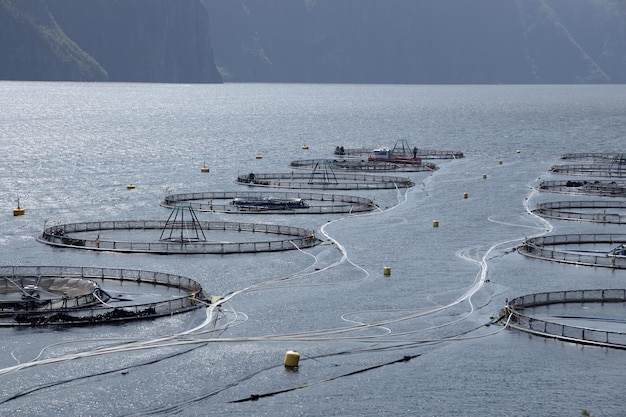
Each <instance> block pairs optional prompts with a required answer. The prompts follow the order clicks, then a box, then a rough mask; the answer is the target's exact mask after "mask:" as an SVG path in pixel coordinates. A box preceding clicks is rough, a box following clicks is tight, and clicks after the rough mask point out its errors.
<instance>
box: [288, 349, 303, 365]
mask: <svg viewBox="0 0 626 417" xmlns="http://www.w3.org/2000/svg"><path fill="white" fill-rule="evenodd" d="M298 362H300V354H299V353H298V352H294V351H293V350H288V351H287V353H285V368H296V367H297V366H298Z"/></svg>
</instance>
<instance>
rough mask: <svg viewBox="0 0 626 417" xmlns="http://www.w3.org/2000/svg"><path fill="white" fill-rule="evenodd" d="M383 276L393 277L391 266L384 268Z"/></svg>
mask: <svg viewBox="0 0 626 417" xmlns="http://www.w3.org/2000/svg"><path fill="white" fill-rule="evenodd" d="M383 275H391V267H390V266H385V267H383Z"/></svg>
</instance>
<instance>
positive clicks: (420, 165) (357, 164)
mask: <svg viewBox="0 0 626 417" xmlns="http://www.w3.org/2000/svg"><path fill="white" fill-rule="evenodd" d="M320 165H326V166H328V167H330V168H332V169H336V170H339V171H366V172H382V171H397V172H432V171H436V170H437V169H439V168H438V167H437V165H435V164H433V163H430V162H427V163H424V162H422V160H421V159H415V160H412V159H408V160H406V161H405V162H402V163H400V162H387V161H362V160H358V159H352V160H351V159H343V160H337V159H300V160H296V161H292V162H291V163H290V166H291V167H292V168H296V169H308V170H314V169H316V168H317V167H318V166H320Z"/></svg>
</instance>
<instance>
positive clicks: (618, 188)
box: [539, 180, 626, 197]
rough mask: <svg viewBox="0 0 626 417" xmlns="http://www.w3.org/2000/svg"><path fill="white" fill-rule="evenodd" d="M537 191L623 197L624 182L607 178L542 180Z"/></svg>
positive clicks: (625, 186)
mask: <svg viewBox="0 0 626 417" xmlns="http://www.w3.org/2000/svg"><path fill="white" fill-rule="evenodd" d="M539 191H542V192H552V193H559V194H571V195H590V196H602V197H625V196H626V182H624V181H609V180H595V181H586V180H565V181H543V182H541V183H540V184H539Z"/></svg>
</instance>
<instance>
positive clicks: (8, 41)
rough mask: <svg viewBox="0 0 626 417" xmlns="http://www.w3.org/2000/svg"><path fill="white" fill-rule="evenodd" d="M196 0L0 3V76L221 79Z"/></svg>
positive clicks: (25, 0)
mask: <svg viewBox="0 0 626 417" xmlns="http://www.w3.org/2000/svg"><path fill="white" fill-rule="evenodd" d="M208 22H209V20H208V13H207V11H206V8H204V6H203V5H202V4H201V2H200V0H177V1H170V0H123V1H119V0H89V1H84V0H0V34H1V35H2V38H1V41H0V42H1V43H0V79H22V80H76V81H92V80H109V81H138V82H185V83H214V82H222V79H221V76H220V74H219V72H218V71H217V68H216V67H215V63H214V62H213V51H212V49H211V43H210V39H209V32H208Z"/></svg>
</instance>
